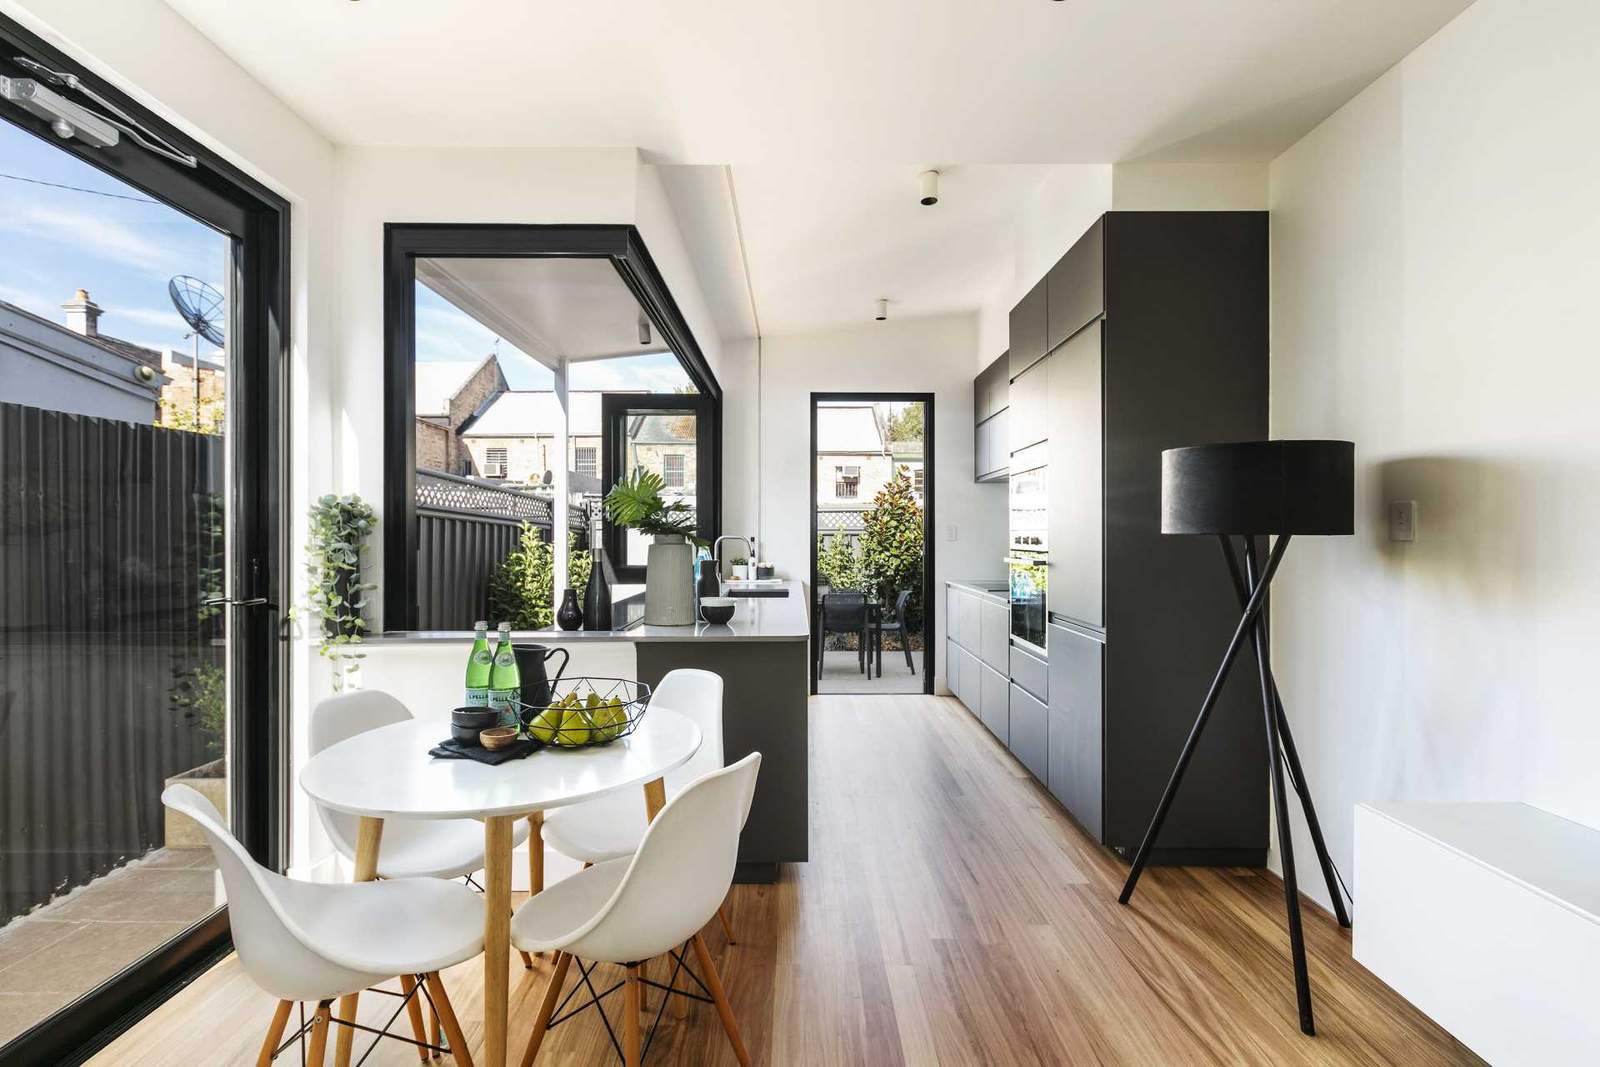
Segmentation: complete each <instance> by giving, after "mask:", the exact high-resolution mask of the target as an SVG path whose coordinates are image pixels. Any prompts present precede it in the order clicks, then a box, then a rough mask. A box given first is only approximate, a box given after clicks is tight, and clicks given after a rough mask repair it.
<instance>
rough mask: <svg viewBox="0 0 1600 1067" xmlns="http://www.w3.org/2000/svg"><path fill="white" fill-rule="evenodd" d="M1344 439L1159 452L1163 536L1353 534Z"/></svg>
mask: <svg viewBox="0 0 1600 1067" xmlns="http://www.w3.org/2000/svg"><path fill="white" fill-rule="evenodd" d="M1355 455H1356V446H1355V445H1354V444H1353V443H1351V442H1349V441H1235V442H1230V443H1228V444H1218V445H1194V446H1191V447H1188V448H1169V449H1167V450H1166V451H1165V452H1163V453H1161V532H1162V533H1166V534H1256V535H1260V534H1296V535H1303V534H1311V535H1319V534H1320V535H1338V534H1352V533H1354V532H1355V477H1356V476H1355V465H1356V463H1355Z"/></svg>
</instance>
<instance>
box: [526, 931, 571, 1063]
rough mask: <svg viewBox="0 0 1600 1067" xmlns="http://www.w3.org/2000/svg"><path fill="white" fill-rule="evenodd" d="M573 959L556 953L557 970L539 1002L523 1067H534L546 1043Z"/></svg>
mask: <svg viewBox="0 0 1600 1067" xmlns="http://www.w3.org/2000/svg"><path fill="white" fill-rule="evenodd" d="M571 962H572V957H571V956H570V955H569V954H567V953H565V952H557V953H556V969H555V970H553V971H551V972H550V981H548V982H546V983H545V986H544V999H543V1000H542V1001H540V1002H539V1015H538V1018H536V1019H534V1020H533V1033H531V1034H529V1035H528V1049H527V1051H526V1052H524V1053H523V1054H522V1067H533V1058H534V1057H535V1056H537V1055H538V1054H539V1046H540V1045H541V1044H543V1043H544V1032H545V1030H547V1029H549V1026H550V1017H551V1016H552V1015H554V1014H555V1013H556V998H558V997H559V996H561V987H562V985H564V984H565V983H566V981H567V965H568V964H570V963H571Z"/></svg>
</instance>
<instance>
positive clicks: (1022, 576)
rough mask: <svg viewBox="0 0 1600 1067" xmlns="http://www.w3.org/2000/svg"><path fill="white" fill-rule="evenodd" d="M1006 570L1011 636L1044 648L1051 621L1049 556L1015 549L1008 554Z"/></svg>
mask: <svg viewBox="0 0 1600 1067" xmlns="http://www.w3.org/2000/svg"><path fill="white" fill-rule="evenodd" d="M1006 571H1007V574H1008V578H1009V585H1010V589H1011V636H1012V637H1014V638H1016V639H1017V640H1018V641H1022V642H1024V643H1026V644H1029V645H1032V646H1033V647H1034V648H1037V649H1040V650H1043V649H1044V648H1045V634H1046V630H1047V626H1048V624H1049V621H1050V605H1049V602H1048V595H1047V594H1048V592H1049V572H1050V563H1049V559H1048V557H1047V556H1046V555H1045V554H1044V553H1043V552H1027V551H1021V550H1018V549H1015V548H1013V549H1012V551H1011V554H1010V555H1008V556H1007V557H1006Z"/></svg>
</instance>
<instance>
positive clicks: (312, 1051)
mask: <svg viewBox="0 0 1600 1067" xmlns="http://www.w3.org/2000/svg"><path fill="white" fill-rule="evenodd" d="M332 1011H333V1001H331V1000H324V1001H323V1002H322V1003H321V1004H318V1005H317V1014H316V1015H315V1017H313V1018H312V1020H311V1046H310V1047H309V1048H307V1049H306V1067H322V1058H323V1056H325V1055H326V1054H327V1052H328V1016H329V1014H330V1013H331V1012H332ZM341 1029H346V1030H348V1029H349V1027H341Z"/></svg>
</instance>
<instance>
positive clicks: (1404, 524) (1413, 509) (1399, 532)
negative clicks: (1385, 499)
mask: <svg viewBox="0 0 1600 1067" xmlns="http://www.w3.org/2000/svg"><path fill="white" fill-rule="evenodd" d="M1416 539H1417V502H1416V501H1415V500H1391V501H1389V540H1391V541H1415V540H1416Z"/></svg>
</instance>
